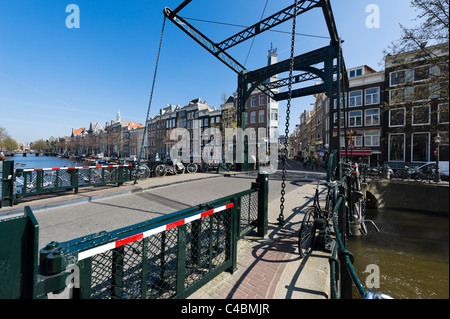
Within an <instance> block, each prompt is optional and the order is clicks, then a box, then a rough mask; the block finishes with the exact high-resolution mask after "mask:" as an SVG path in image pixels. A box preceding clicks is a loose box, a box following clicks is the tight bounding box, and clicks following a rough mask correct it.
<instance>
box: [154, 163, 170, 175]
mask: <svg viewBox="0 0 450 319" xmlns="http://www.w3.org/2000/svg"><path fill="white" fill-rule="evenodd" d="M155 173H156V176H159V177H163V176H165V175H166V174H167V171H166V167H165V166H164V165H163V164H160V165H158V166H156V168H155Z"/></svg>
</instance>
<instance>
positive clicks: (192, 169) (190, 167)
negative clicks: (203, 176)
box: [186, 163, 198, 174]
mask: <svg viewBox="0 0 450 319" xmlns="http://www.w3.org/2000/svg"><path fill="white" fill-rule="evenodd" d="M186 170H187V172H188V173H191V174H193V173H196V172H197V171H198V165H197V164H195V163H189V164H187V166H186Z"/></svg>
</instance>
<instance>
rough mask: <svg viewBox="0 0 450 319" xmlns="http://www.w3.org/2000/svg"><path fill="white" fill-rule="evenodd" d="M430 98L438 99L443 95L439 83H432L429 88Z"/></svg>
mask: <svg viewBox="0 0 450 319" xmlns="http://www.w3.org/2000/svg"><path fill="white" fill-rule="evenodd" d="M429 94H430V96H429V98H430V99H438V98H440V97H441V86H440V84H439V83H434V84H431V85H430V89H429Z"/></svg>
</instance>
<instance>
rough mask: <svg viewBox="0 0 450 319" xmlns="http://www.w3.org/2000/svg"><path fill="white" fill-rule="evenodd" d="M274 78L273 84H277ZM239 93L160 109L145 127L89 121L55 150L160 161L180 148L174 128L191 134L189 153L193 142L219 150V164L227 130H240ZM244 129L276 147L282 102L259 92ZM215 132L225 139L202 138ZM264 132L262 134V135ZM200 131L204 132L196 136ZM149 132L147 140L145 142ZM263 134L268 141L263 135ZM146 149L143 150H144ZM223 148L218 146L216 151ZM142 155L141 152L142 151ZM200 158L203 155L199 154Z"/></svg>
mask: <svg viewBox="0 0 450 319" xmlns="http://www.w3.org/2000/svg"><path fill="white" fill-rule="evenodd" d="M267 58H268V60H267V63H268V65H271V64H274V63H277V58H278V55H277V53H276V49H273V48H272V47H271V49H270V50H269V51H268V57H267ZM276 80H277V77H276V76H273V77H272V78H271V79H270V81H276ZM236 107H237V93H236V92H235V93H234V94H233V96H230V97H228V98H227V99H226V100H224V103H223V104H222V105H220V107H219V108H217V107H215V106H212V105H208V103H207V102H206V101H203V100H202V99H201V98H196V99H194V100H191V101H189V102H188V104H187V105H184V106H181V105H172V104H168V105H167V106H166V107H163V108H161V109H160V110H159V112H158V114H156V115H155V116H154V117H152V118H150V119H149V120H148V122H147V129H145V126H144V124H142V123H136V122H129V121H123V120H122V119H121V115H120V111H119V112H118V113H117V116H116V119H115V120H112V121H111V122H107V123H106V124H105V125H104V126H103V125H100V123H96V122H91V123H90V125H89V128H88V129H86V128H79V129H72V134H71V136H66V137H60V138H59V139H56V140H57V141H56V142H55V145H54V148H55V151H56V152H58V153H60V154H69V155H75V156H82V155H86V156H90V155H96V154H103V155H104V156H107V157H111V156H117V157H119V158H120V157H130V156H140V155H141V156H142V157H143V158H145V159H152V158H156V157H159V158H160V159H163V158H167V157H169V155H170V150H171V148H172V146H173V145H174V144H175V143H177V141H176V140H173V139H171V138H170V136H171V133H172V131H173V130H174V129H175V128H182V129H185V130H186V131H185V132H188V133H189V140H190V143H191V145H190V150H191V153H192V152H194V153H195V150H194V146H193V143H195V142H196V141H195V140H196V139H199V140H200V141H197V144H196V145H200V147H201V150H203V146H204V145H205V144H208V145H210V146H211V143H214V144H216V145H215V146H221V148H220V149H221V150H222V151H221V152H218V153H219V154H212V156H213V159H214V157H215V158H216V159H219V158H220V157H221V154H224V151H225V150H224V149H223V147H224V138H225V134H224V132H225V128H232V129H234V128H236V126H237V114H236ZM243 121H244V125H245V127H249V128H252V129H254V130H253V131H252V132H255V135H256V136H252V137H251V138H254V139H255V140H258V139H264V140H265V141H266V143H267V144H269V143H276V142H277V139H278V102H276V101H274V100H272V99H270V98H269V97H267V96H266V95H265V94H264V93H262V92H261V91H259V90H258V89H256V90H255V91H253V92H252V94H251V95H250V96H249V98H248V100H247V112H246V113H245V114H244V118H243ZM208 128H217V129H219V130H220V132H221V134H222V140H220V139H216V138H213V139H210V140H206V139H204V138H203V137H204V136H202V135H203V133H204V132H205V130H206V129H208ZM261 128H263V130H262V131H261ZM196 132H197V133H198V132H200V136H198V135H199V134H196ZM144 133H145V135H146V136H145V137H143V135H144ZM262 135H264V136H262ZM142 146H143V148H142ZM218 149H219V147H214V152H216V151H217V150H218ZM141 150H142V152H141ZM200 155H201V153H200Z"/></svg>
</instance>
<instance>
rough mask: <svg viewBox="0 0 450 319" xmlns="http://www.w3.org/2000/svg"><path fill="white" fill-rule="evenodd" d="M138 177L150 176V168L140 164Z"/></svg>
mask: <svg viewBox="0 0 450 319" xmlns="http://www.w3.org/2000/svg"><path fill="white" fill-rule="evenodd" d="M137 177H138V179H147V178H149V177H150V168H148V166H147V165H140V166H139V168H138V171H137Z"/></svg>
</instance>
